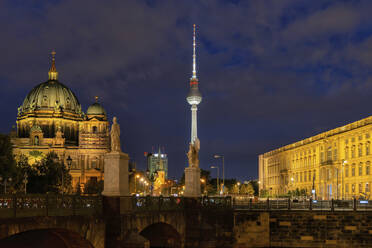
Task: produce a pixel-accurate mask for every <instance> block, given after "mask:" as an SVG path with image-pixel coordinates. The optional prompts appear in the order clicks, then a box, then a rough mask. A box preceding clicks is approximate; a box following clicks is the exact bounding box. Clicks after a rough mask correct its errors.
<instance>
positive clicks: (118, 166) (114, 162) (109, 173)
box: [102, 152, 129, 196]
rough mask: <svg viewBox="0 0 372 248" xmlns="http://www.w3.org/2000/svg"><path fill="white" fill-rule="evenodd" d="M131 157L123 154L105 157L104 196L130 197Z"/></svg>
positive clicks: (110, 154) (113, 153)
mask: <svg viewBox="0 0 372 248" xmlns="http://www.w3.org/2000/svg"><path fill="white" fill-rule="evenodd" d="M128 164H129V156H128V154H126V153H123V152H110V153H107V154H106V155H105V180H104V187H103V192H102V195H105V196H129V183H128V181H129V172H128Z"/></svg>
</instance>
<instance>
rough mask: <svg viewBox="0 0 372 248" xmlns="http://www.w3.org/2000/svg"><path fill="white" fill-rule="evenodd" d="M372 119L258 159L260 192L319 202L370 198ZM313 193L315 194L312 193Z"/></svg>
mask: <svg viewBox="0 0 372 248" xmlns="http://www.w3.org/2000/svg"><path fill="white" fill-rule="evenodd" d="M371 135H372V116H370V117H368V118H365V119H362V120H359V121H356V122H353V123H350V124H348V125H345V126H342V127H339V128H335V129H332V130H330V131H327V132H324V133H321V134H318V135H315V136H313V137H310V138H307V139H304V140H301V141H298V142H295V143H293V144H290V145H286V146H283V147H280V148H278V149H276V150H273V151H270V152H267V153H264V154H261V155H259V157H258V160H259V168H258V170H259V183H260V190H265V191H267V192H268V193H269V195H271V196H278V195H283V194H286V193H287V192H288V191H293V190H296V189H299V190H303V191H306V192H307V195H308V196H310V195H313V196H314V197H316V198H317V199H350V198H353V197H356V198H369V195H370V192H371V183H372V173H371V162H372V155H371ZM313 190H315V191H314V192H315V193H314V192H313Z"/></svg>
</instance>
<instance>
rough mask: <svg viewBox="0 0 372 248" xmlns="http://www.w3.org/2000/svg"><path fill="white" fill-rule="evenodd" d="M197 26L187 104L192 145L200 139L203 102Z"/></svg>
mask: <svg viewBox="0 0 372 248" xmlns="http://www.w3.org/2000/svg"><path fill="white" fill-rule="evenodd" d="M195 40H196V39H195V24H194V35H193V56H192V60H193V63H192V77H191V79H190V91H189V94H188V95H187V98H186V100H187V102H188V103H189V104H190V105H191V141H190V142H191V143H192V144H194V142H195V140H196V139H197V138H198V122H197V111H198V107H197V106H198V104H199V103H200V102H201V100H202V96H201V93H200V91H199V86H198V85H199V81H198V78H197V77H196V52H195V50H196V42H195Z"/></svg>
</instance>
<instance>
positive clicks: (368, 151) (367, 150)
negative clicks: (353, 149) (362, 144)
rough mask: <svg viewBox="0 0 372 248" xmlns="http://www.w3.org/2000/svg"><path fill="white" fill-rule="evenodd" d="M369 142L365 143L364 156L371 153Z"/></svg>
mask: <svg viewBox="0 0 372 248" xmlns="http://www.w3.org/2000/svg"><path fill="white" fill-rule="evenodd" d="M370 145H371V144H370V142H369V141H367V143H366V155H369V154H370V153H371V151H370Z"/></svg>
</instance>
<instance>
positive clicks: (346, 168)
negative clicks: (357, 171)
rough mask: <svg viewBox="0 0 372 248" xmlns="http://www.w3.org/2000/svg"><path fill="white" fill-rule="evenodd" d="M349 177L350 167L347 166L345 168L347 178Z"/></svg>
mask: <svg viewBox="0 0 372 248" xmlns="http://www.w3.org/2000/svg"><path fill="white" fill-rule="evenodd" d="M348 176H349V166H348V165H346V166H345V177H348Z"/></svg>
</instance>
